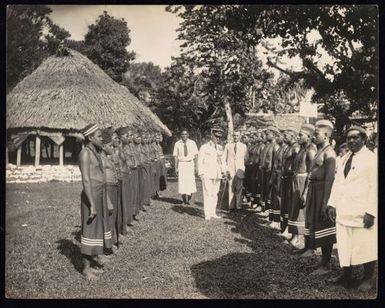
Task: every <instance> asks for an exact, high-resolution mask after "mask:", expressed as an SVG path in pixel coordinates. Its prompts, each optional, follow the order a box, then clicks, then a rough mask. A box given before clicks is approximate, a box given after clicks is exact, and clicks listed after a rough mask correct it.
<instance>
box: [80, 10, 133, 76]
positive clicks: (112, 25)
mask: <svg viewBox="0 0 385 308" xmlns="http://www.w3.org/2000/svg"><path fill="white" fill-rule="evenodd" d="M129 34H130V29H128V27H127V22H126V21H125V20H124V19H123V18H122V19H116V18H114V17H113V16H110V15H109V14H108V13H107V12H106V11H104V12H103V14H102V15H100V16H99V17H98V19H97V20H96V23H95V24H92V25H90V26H89V27H88V32H87V34H86V35H85V38H84V46H85V52H86V55H87V57H88V58H89V59H90V60H92V61H93V62H94V63H96V64H97V65H98V66H100V67H101V68H102V69H103V70H104V71H105V72H106V73H107V74H108V75H109V76H110V77H111V78H112V79H114V80H115V81H117V82H121V81H122V74H123V73H124V72H126V71H127V69H128V67H129V62H130V61H132V60H134V59H135V53H134V52H129V51H127V46H128V45H130V43H131V39H130V35H129Z"/></svg>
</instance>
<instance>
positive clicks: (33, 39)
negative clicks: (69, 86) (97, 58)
mask: <svg viewBox="0 0 385 308" xmlns="http://www.w3.org/2000/svg"><path fill="white" fill-rule="evenodd" d="M51 12H52V11H51V9H50V8H48V7H46V6H44V5H10V6H8V8H7V92H9V91H10V90H11V89H12V88H13V87H14V86H15V85H16V84H17V83H18V82H19V81H21V80H22V79H23V78H24V77H25V76H27V75H28V74H30V73H31V72H32V71H34V70H35V69H36V68H37V67H38V66H39V65H40V64H41V62H42V61H43V60H44V59H45V58H46V57H48V56H49V55H51V54H53V53H55V52H56V49H57V48H58V46H59V44H60V43H61V42H63V41H64V40H65V39H66V38H68V37H69V36H70V34H69V33H68V31H66V30H64V29H63V28H61V27H59V26H58V25H56V24H55V23H53V22H52V20H51V19H50V18H49V14H50V13H51Z"/></svg>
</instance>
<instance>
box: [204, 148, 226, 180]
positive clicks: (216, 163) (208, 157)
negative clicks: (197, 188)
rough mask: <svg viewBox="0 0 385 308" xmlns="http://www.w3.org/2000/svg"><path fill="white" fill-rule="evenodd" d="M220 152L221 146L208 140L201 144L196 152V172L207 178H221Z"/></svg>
mask: <svg viewBox="0 0 385 308" xmlns="http://www.w3.org/2000/svg"><path fill="white" fill-rule="evenodd" d="M222 154H223V148H222V146H221V145H220V144H217V145H216V148H215V144H214V142H212V141H209V142H207V143H205V144H204V145H202V146H201V148H200V149H199V154H198V173H199V176H204V177H205V178H207V179H220V178H222V161H221V159H222Z"/></svg>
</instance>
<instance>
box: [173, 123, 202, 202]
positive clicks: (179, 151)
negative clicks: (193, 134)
mask: <svg viewBox="0 0 385 308" xmlns="http://www.w3.org/2000/svg"><path fill="white" fill-rule="evenodd" d="M173 156H174V158H175V171H176V173H177V174H178V193H179V194H181V195H182V200H183V204H190V200H191V198H192V194H193V193H195V192H196V191H197V190H196V183H195V173H196V172H195V171H196V168H197V167H196V166H197V162H196V160H197V156H198V148H197V145H196V143H195V141H194V140H191V139H189V134H188V132H187V130H185V129H184V130H182V131H181V140H179V141H177V142H176V143H175V146H174V151H173Z"/></svg>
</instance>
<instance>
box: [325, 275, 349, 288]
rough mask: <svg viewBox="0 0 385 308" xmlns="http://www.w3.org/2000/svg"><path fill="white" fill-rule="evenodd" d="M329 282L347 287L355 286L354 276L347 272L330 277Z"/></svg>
mask: <svg viewBox="0 0 385 308" xmlns="http://www.w3.org/2000/svg"><path fill="white" fill-rule="evenodd" d="M327 282H329V283H332V284H336V285H341V286H343V287H344V288H346V289H351V288H353V281H352V277H351V275H348V274H346V273H345V272H342V273H341V274H340V275H338V276H337V277H334V278H330V279H328V280H327Z"/></svg>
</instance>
